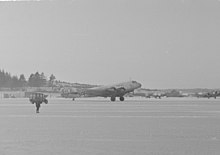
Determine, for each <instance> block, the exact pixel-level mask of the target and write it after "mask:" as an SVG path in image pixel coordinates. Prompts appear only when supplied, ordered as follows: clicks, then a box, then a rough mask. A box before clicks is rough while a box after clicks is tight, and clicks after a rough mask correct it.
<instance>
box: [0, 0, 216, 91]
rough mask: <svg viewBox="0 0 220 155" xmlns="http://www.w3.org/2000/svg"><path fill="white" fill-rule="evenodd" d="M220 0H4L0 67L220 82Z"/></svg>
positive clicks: (160, 84) (165, 81) (96, 79)
mask: <svg viewBox="0 0 220 155" xmlns="http://www.w3.org/2000/svg"><path fill="white" fill-rule="evenodd" d="M219 19H220V1H219V0H209V1H207V0H167V1H164V0H157V1H155V0H147V1H144V0H138V1H133V0H111V1H107V0H106V1H103V0H93V1H91V0H75V1H65V2H63V1H62V2H59V1H41V2H36V1H35V2H1V3H0V34H1V35H0V42H1V44H0V58H1V61H0V69H5V70H6V71H8V72H10V73H12V74H13V75H14V74H17V75H20V74H25V75H26V78H28V76H29V75H30V73H33V72H36V71H39V72H44V73H45V74H47V75H46V76H50V74H54V75H55V76H56V78H57V79H59V80H62V81H69V82H79V83H89V84H100V85H103V84H111V83H115V82H121V81H127V80H129V79H133V80H137V81H139V82H141V83H142V85H143V87H144V88H162V89H163V88H197V87H199V88H219V87H220V86H219V81H220V70H219V66H220V61H219V56H220V54H219V51H220V44H219V41H220V30H219V27H220V20H219Z"/></svg>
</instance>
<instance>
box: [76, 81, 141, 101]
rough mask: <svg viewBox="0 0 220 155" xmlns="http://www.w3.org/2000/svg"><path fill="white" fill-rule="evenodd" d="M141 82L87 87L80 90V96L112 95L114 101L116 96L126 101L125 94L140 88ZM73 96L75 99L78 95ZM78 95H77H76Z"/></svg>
mask: <svg viewBox="0 0 220 155" xmlns="http://www.w3.org/2000/svg"><path fill="white" fill-rule="evenodd" d="M140 87H141V84H140V83H138V82H136V81H128V82H122V83H118V84H113V85H108V86H98V87H93V88H86V89H83V90H80V91H79V92H78V94H79V95H78V96H80V97H105V98H107V97H110V99H111V101H112V102H114V101H115V100H116V97H119V99H120V101H124V95H125V94H127V93H130V92H134V90H135V89H137V88H140ZM72 96H73V100H75V98H76V97H74V95H72ZM76 96H77V95H76Z"/></svg>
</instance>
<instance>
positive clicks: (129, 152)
mask: <svg viewBox="0 0 220 155" xmlns="http://www.w3.org/2000/svg"><path fill="white" fill-rule="evenodd" d="M0 137H1V139H0V154H1V155H11V154H12V155H13V154H16V155H30V154H31V155H39V154H40V155H50V154H51V155H60V154H62V155H72V154H76V155H88V154H89V155H97V154H100V155H101V154H104V155H134V154H135V155H172V154H173V155H186V154H187V155H197V154H198V155H207V154H211V155H219V154H220V148H219V146H220V99H216V100H215V99H197V98H189V99H188V98H172V99H170V98H169V99H167V98H165V99H161V100H156V99H141V98H126V101H125V102H120V101H116V102H110V101H109V100H108V99H104V98H103V99H99V98H94V99H78V100H76V101H71V100H70V99H50V98H49V104H43V105H42V107H41V109H40V113H39V114H36V113H35V106H34V105H33V104H30V103H29V101H28V99H1V100H0Z"/></svg>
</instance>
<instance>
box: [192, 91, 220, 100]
mask: <svg viewBox="0 0 220 155" xmlns="http://www.w3.org/2000/svg"><path fill="white" fill-rule="evenodd" d="M195 96H196V97H198V98H200V97H204V98H208V99H209V98H211V97H213V98H215V99H216V98H217V97H218V96H220V92H219V91H212V92H205V93H196V94H195Z"/></svg>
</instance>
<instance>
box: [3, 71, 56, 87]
mask: <svg viewBox="0 0 220 155" xmlns="http://www.w3.org/2000/svg"><path fill="white" fill-rule="evenodd" d="M55 79H56V78H55V76H54V75H53V74H51V76H50V77H49V80H47V77H46V76H45V75H44V73H43V72H42V73H39V72H36V73H32V74H31V75H30V76H29V78H28V79H26V78H25V76H24V74H21V75H20V76H19V77H18V76H16V75H13V76H12V75H11V74H10V73H8V72H5V71H4V70H0V88H22V87H45V86H53V85H54V81H55Z"/></svg>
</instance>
